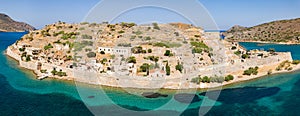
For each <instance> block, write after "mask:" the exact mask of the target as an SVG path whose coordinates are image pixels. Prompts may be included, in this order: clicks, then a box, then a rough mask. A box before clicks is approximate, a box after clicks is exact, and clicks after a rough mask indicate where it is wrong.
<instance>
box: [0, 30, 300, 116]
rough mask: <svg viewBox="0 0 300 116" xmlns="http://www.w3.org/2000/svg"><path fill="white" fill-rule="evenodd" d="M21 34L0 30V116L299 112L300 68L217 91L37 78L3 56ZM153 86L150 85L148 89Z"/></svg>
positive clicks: (295, 48)
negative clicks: (149, 91)
mask: <svg viewBox="0 0 300 116" xmlns="http://www.w3.org/2000/svg"><path fill="white" fill-rule="evenodd" d="M24 34H26V32H24V33H16V32H0V53H1V54H0V86H1V87H0V115H1V116H12V115H22V116H48V115H49V116H56V115H59V116H62V115H67V116H68V115H71V116H93V115H101V116H124V115H128V116H140V115H142V116H176V115H181V116H197V115H208V116H235V115H237V116H244V115H247V116H269V115H272V116H273V115H299V105H300V99H299V98H300V72H299V71H295V72H291V73H286V74H276V75H271V76H265V77H262V78H259V79H254V80H250V81H247V82H241V83H236V84H233V85H230V86H226V87H223V88H221V89H219V90H178V91H176V90H163V89H161V90H155V92H156V93H158V94H156V96H154V97H144V96H142V94H143V93H145V91H148V90H138V89H125V88H112V87H105V86H94V85H86V84H82V83H78V82H74V81H63V80H56V79H45V80H42V81H40V80H37V79H36V76H35V75H34V74H33V72H31V71H29V70H26V69H23V68H21V67H19V66H18V62H17V61H15V60H14V59H12V58H10V57H7V56H6V55H5V54H4V53H5V52H4V51H5V49H6V48H7V47H8V46H9V45H11V44H13V43H15V42H16V41H17V40H18V39H20V38H21V37H22V36H23V35H24ZM37 44H38V43H37ZM240 44H241V45H242V46H244V47H245V48H246V49H249V50H250V49H264V50H268V49H269V48H274V49H275V50H276V51H282V52H291V53H292V56H293V58H294V59H299V60H300V45H278V44H260V43H247V42H245V43H240ZM153 91H154V90H153Z"/></svg>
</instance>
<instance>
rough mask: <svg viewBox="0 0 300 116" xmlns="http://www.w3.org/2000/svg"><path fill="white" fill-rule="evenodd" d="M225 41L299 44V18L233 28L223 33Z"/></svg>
mask: <svg viewBox="0 0 300 116" xmlns="http://www.w3.org/2000/svg"><path fill="white" fill-rule="evenodd" d="M224 35H225V36H226V39H227V40H233V41H265V42H288V43H300V18H298V19H291V20H280V21H274V22H270V23H265V24H261V25H257V26H254V27H249V28H247V27H242V26H234V27H232V28H231V29H229V30H228V31H227V32H225V33H224Z"/></svg>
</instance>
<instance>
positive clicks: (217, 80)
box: [210, 76, 225, 83]
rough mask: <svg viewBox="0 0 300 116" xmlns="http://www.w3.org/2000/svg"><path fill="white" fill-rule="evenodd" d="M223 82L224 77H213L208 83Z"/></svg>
mask: <svg viewBox="0 0 300 116" xmlns="http://www.w3.org/2000/svg"><path fill="white" fill-rule="evenodd" d="M224 81H225V79H224V77H219V76H214V77H211V78H210V82H215V83H223V82H224Z"/></svg>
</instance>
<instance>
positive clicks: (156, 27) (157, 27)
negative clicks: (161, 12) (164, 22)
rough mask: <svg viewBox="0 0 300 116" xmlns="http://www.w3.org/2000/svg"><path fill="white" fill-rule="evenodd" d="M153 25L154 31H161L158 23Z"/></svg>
mask: <svg viewBox="0 0 300 116" xmlns="http://www.w3.org/2000/svg"><path fill="white" fill-rule="evenodd" d="M152 25H153V29H156V30H160V28H159V26H158V24H157V23H152Z"/></svg>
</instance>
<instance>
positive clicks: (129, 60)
mask: <svg viewBox="0 0 300 116" xmlns="http://www.w3.org/2000/svg"><path fill="white" fill-rule="evenodd" d="M127 63H134V64H135V63H136V58H135V57H134V56H131V57H129V58H127Z"/></svg>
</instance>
